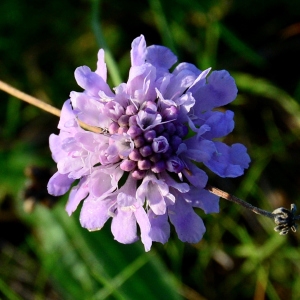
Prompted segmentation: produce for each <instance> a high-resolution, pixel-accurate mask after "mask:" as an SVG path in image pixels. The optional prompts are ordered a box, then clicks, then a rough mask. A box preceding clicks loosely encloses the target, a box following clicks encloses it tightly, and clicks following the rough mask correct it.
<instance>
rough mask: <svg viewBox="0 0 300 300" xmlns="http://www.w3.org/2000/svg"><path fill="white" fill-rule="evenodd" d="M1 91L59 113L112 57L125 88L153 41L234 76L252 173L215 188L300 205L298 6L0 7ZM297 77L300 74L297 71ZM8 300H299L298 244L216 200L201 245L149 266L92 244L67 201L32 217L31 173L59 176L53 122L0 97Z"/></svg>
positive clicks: (6, 3) (130, 254)
mask: <svg viewBox="0 0 300 300" xmlns="http://www.w3.org/2000/svg"><path fill="white" fill-rule="evenodd" d="M0 16H1V18H0V80H3V81H6V82H7V83H9V84H11V85H13V86H15V87H17V88H19V89H21V90H23V91H25V92H27V93H29V94H31V95H34V96H36V97H38V98H40V99H43V100H44V101H47V102H49V103H51V104H53V105H54V106H56V107H61V106H62V104H63V102H64V101H65V100H66V99H67V98H68V95H69V93H70V91H72V90H75V91H76V90H77V91H79V90H80V88H79V87H78V86H77V85H76V82H75V79H74V76H73V72H74V70H75V68H76V67H77V66H81V65H88V66H90V67H91V68H92V69H95V64H96V59H97V56H96V54H97V51H98V48H99V47H103V48H105V49H106V58H108V60H109V61H108V64H109V82H110V83H111V84H112V85H115V84H116V83H117V82H119V81H120V80H121V78H122V79H123V80H126V77H127V73H128V69H129V66H130V61H129V51H130V44H131V41H132V40H133V39H134V38H135V37H137V36H138V35H140V34H144V35H145V37H146V40H147V43H148V45H151V44H163V45H165V46H167V47H170V48H171V49H172V50H173V51H174V52H175V53H176V54H177V55H178V58H179V61H187V62H191V63H194V64H196V65H197V66H198V67H199V68H200V69H204V68H207V67H213V68H214V69H227V70H228V71H230V73H231V74H232V75H233V76H234V78H235V79H236V82H237V86H238V88H239V95H238V97H237V99H236V101H235V102H233V103H232V104H230V105H228V108H229V109H232V110H234V112H235V121H236V128H235V130H234V132H233V133H232V134H231V135H230V136H229V137H227V140H226V142H228V143H229V144H231V143H236V142H240V143H244V144H245V145H246V146H247V147H248V149H249V153H250V156H251V157H252V164H251V167H250V169H249V170H248V171H247V172H246V173H245V175H244V176H242V177H241V178H238V179H220V178H217V177H216V176H213V175H212V174H210V175H211V179H210V183H211V184H213V185H216V186H217V187H219V188H222V189H224V190H226V191H227V192H231V193H233V194H235V195H236V196H238V197H240V198H243V199H245V200H247V201H248V202H250V203H252V204H254V205H258V206H259V207H261V208H264V209H267V210H270V211H272V210H273V209H275V208H277V207H280V206H284V207H287V208H288V207H289V206H290V204H291V203H296V205H298V206H299V192H300V191H299V190H300V188H299V186H300V175H299V171H298V170H299V168H300V159H299V151H300V143H299V136H300V77H299V76H298V74H297V67H298V65H299V50H300V3H299V1H296V0H294V1H292V0H291V1H283V0H272V1H271V0H268V1H263V2H262V1H258V0H246V1H238V0H231V1H227V0H213V1H208V0H206V1H205V0H200V1H198V0H190V1H186V0H174V1H168V0H149V1H133V0H127V1H126V2H125V1H118V0H116V1H105V0H103V1H101V2H100V1H96V0H91V1H84V0H81V1H76V2H72V1H66V0H62V1H57V0H53V1H46V2H43V1H37V0H29V1H22V0H2V1H1V2H0ZM293 69H295V71H293ZM0 98H1V101H0V109H1V118H0V166H1V168H0V208H1V209H0V250H1V252H0V298H3V299H12V300H13V299H50V300H52V299H80V300H81V299H142V298H143V299H180V298H185V299H192V300H194V299H195V300H196V299H199V300H201V299H220V298H221V297H222V298H224V299H255V300H260V299H272V300H276V299H299V298H300V279H299V278H300V276H299V270H300V251H299V250H298V247H299V234H297V233H296V234H290V235H288V236H285V237H282V236H279V235H278V234H277V233H275V232H274V231H273V226H274V224H272V221H270V220H268V219H265V218H263V217H260V216H255V215H253V213H251V212H248V211H245V210H244V209H242V208H240V207H236V206H235V205H234V204H232V203H229V202H226V201H225V200H224V201H221V204H220V205H221V209H220V213H219V214H215V215H205V214H204V213H203V212H202V211H199V214H200V215H201V217H202V218H203V219H204V221H205V224H206V226H207V232H206V234H205V235H204V238H203V240H202V241H201V242H199V243H198V244H196V245H190V244H183V243H181V242H180V241H179V240H178V239H177V237H176V236H175V234H174V233H172V237H171V239H170V241H169V242H168V243H167V244H166V245H160V244H158V245H156V244H155V245H154V247H153V249H152V250H151V252H150V253H146V254H145V253H144V250H143V247H142V245H141V243H137V244H134V245H121V244H118V243H117V242H114V241H113V237H112V235H111V233H110V228H109V224H107V226H105V228H104V229H103V230H101V231H100V232H94V233H89V232H87V231H86V230H84V229H82V228H81V227H80V226H79V222H78V212H77V213H76V214H75V215H73V216H72V217H71V218H69V217H68V216H67V214H66V213H65V211H64V207H63V206H64V204H65V203H66V198H62V199H59V200H58V203H57V204H56V206H55V207H54V208H52V209H49V208H47V207H45V206H43V205H40V204H38V205H36V207H35V210H34V211H33V212H32V213H31V214H28V213H26V212H24V209H23V204H24V202H23V201H24V189H25V188H26V185H27V187H28V182H27V181H28V179H27V178H26V176H25V175H24V170H25V169H26V168H28V166H32V165H37V166H42V167H48V168H55V164H54V162H53V161H52V160H51V156H50V151H49V149H48V137H49V134H50V133H52V132H55V133H57V132H58V131H57V129H56V126H57V121H58V120H57V118H56V117H55V116H50V115H48V114H47V113H45V112H41V111H40V110H38V109H37V108H35V107H32V106H29V105H27V104H24V103H21V102H20V101H19V100H16V99H14V98H13V97H10V96H9V95H7V94H5V93H3V92H0Z"/></svg>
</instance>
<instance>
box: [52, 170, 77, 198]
mask: <svg viewBox="0 0 300 300" xmlns="http://www.w3.org/2000/svg"><path fill="white" fill-rule="evenodd" d="M73 182H74V179H73V178H69V177H68V175H67V174H61V173H59V172H56V173H55V174H54V175H53V176H52V177H51V178H50V180H49V182H48V185H47V189H48V193H49V194H50V195H53V196H61V195H63V194H65V193H66V192H67V191H68V190H69V188H70V187H71V184H72V183H73Z"/></svg>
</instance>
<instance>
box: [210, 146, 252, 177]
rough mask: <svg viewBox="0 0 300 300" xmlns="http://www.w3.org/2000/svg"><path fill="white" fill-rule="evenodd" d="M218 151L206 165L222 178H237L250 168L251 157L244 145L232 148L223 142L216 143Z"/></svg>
mask: <svg viewBox="0 0 300 300" xmlns="http://www.w3.org/2000/svg"><path fill="white" fill-rule="evenodd" d="M214 143H215V146H216V149H217V151H216V152H215V153H214V154H213V156H212V158H211V159H210V160H209V161H206V162H204V164H205V165H206V166H207V167H208V168H210V169H211V170H212V171H213V172H215V173H216V174H217V175H219V176H221V177H237V176H240V175H242V174H244V169H247V168H248V167H249V163H250V157H249V155H248V154H247V149H246V147H245V146H244V145H242V144H233V145H232V146H231V147H229V146H227V145H226V144H224V143H221V142H214Z"/></svg>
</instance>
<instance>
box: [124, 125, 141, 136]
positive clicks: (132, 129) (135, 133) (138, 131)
mask: <svg viewBox="0 0 300 300" xmlns="http://www.w3.org/2000/svg"><path fill="white" fill-rule="evenodd" d="M142 132H143V131H142V129H141V128H140V127H138V126H136V125H132V126H130V128H129V129H128V131H127V134H129V135H130V136H131V138H133V139H134V138H136V137H137V136H139V135H140V134H141V133H142Z"/></svg>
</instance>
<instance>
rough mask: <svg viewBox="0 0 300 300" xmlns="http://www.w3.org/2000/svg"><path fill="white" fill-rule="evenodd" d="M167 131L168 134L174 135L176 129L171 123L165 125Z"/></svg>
mask: <svg viewBox="0 0 300 300" xmlns="http://www.w3.org/2000/svg"><path fill="white" fill-rule="evenodd" d="M165 130H166V131H167V132H168V134H170V135H173V134H174V133H175V132H176V127H175V125H174V124H173V123H171V122H169V123H166V124H165Z"/></svg>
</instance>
